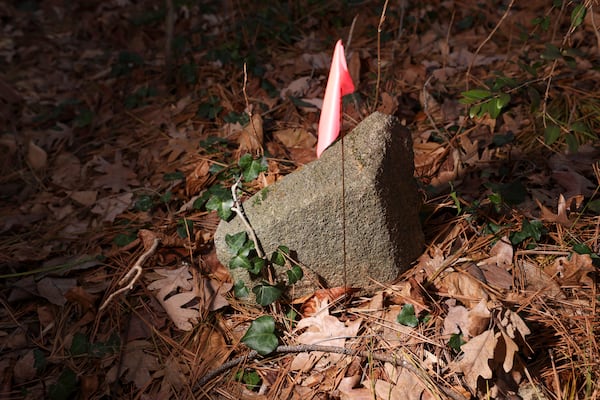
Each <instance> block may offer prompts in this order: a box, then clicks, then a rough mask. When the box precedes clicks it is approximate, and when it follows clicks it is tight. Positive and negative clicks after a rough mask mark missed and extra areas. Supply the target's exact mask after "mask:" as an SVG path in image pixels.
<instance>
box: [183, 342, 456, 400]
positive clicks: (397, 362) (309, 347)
mask: <svg viewBox="0 0 600 400" xmlns="http://www.w3.org/2000/svg"><path fill="white" fill-rule="evenodd" d="M311 351H320V352H323V353H335V354H344V355H347V356H357V357H364V358H368V359H371V360H377V361H381V362H386V363H390V364H392V365H394V366H395V367H401V368H404V369H406V370H408V371H410V372H412V373H413V374H415V375H417V376H420V375H422V373H423V371H422V370H420V369H419V368H417V367H416V366H415V365H414V364H413V363H411V362H410V361H409V360H408V359H407V358H406V357H405V356H397V355H396V356H394V355H392V356H386V355H382V354H374V353H373V352H372V351H368V350H352V349H348V348H346V347H337V346H321V345H315V344H302V345H297V346H277V348H276V349H275V351H274V352H273V353H279V354H282V353H308V352H311ZM256 358H258V353H257V352H256V351H255V350H252V351H251V352H250V353H248V354H247V355H245V356H241V357H238V358H235V359H233V360H230V361H228V362H226V363H225V364H223V365H221V366H220V367H218V368H215V369H213V370H211V371H209V372H208V373H207V374H206V375H204V376H203V377H202V378H200V379H199V380H198V382H197V383H196V385H194V390H197V389H198V388H200V387H201V386H204V385H205V384H206V383H208V382H209V381H210V380H211V379H213V378H214V377H216V376H217V375H219V374H221V373H223V372H225V371H227V370H229V369H231V368H233V367H235V366H237V365H240V364H242V363H244V362H249V361H252V360H254V359H256ZM439 389H440V390H441V391H442V392H444V394H445V395H447V396H448V397H450V398H451V399H453V400H465V398H464V397H463V396H462V395H460V394H458V393H455V392H453V391H451V390H449V389H447V388H444V387H439Z"/></svg>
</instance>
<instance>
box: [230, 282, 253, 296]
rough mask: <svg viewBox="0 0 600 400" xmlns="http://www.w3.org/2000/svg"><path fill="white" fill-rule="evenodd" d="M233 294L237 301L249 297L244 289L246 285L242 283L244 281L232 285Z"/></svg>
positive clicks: (248, 293) (248, 292) (246, 289)
mask: <svg viewBox="0 0 600 400" xmlns="http://www.w3.org/2000/svg"><path fill="white" fill-rule="evenodd" d="M233 294H234V295H235V297H237V298H238V299H243V298H246V297H248V296H249V295H250V291H249V290H248V288H247V287H246V284H245V283H244V281H242V280H239V281H237V282H236V283H235V285H233Z"/></svg>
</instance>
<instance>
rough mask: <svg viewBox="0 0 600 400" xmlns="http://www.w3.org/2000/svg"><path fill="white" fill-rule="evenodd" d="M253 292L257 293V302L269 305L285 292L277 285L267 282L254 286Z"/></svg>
mask: <svg viewBox="0 0 600 400" xmlns="http://www.w3.org/2000/svg"><path fill="white" fill-rule="evenodd" d="M252 292H253V293H254V294H255V295H256V302H257V303H258V304H260V305H261V306H268V305H269V304H271V303H273V302H274V301H276V300H277V299H279V297H281V294H282V293H283V291H282V290H281V289H280V288H278V287H277V286H272V285H265V284H262V285H256V286H255V287H254V288H252Z"/></svg>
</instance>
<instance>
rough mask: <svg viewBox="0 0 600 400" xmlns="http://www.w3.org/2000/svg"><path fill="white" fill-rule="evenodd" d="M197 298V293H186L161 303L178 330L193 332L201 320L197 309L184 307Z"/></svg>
mask: <svg viewBox="0 0 600 400" xmlns="http://www.w3.org/2000/svg"><path fill="white" fill-rule="evenodd" d="M195 298H197V295H196V293H195V292H185V293H179V294H175V295H173V296H171V297H169V298H168V299H166V300H159V301H160V303H161V304H162V306H163V307H164V309H165V311H166V312H167V314H168V315H169V317H170V318H171V320H172V321H173V323H174V324H175V326H176V327H177V328H179V329H181V330H182V331H191V330H192V329H193V328H194V324H196V323H198V320H199V319H200V311H199V310H198V309H197V308H196V307H184V305H185V304H187V303H189V302H191V301H192V300H194V299H195Z"/></svg>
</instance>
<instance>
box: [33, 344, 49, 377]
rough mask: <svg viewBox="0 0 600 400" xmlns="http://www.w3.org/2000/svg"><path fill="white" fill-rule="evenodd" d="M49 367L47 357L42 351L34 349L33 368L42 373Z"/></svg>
mask: <svg viewBox="0 0 600 400" xmlns="http://www.w3.org/2000/svg"><path fill="white" fill-rule="evenodd" d="M46 365H48V360H47V359H46V355H45V354H44V352H43V351H41V350H40V349H37V348H36V349H33V367H34V368H35V370H36V371H37V372H42V371H43V370H44V368H46Z"/></svg>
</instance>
